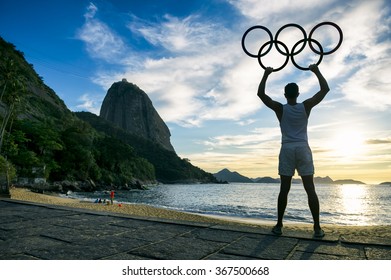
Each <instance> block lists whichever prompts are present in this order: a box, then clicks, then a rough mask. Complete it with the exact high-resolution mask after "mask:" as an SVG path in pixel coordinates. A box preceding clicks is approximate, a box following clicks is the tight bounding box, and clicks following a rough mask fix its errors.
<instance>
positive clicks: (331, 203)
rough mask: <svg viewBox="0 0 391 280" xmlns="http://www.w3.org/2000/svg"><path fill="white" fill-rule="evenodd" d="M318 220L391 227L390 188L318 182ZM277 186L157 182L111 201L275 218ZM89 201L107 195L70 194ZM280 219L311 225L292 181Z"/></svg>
mask: <svg viewBox="0 0 391 280" xmlns="http://www.w3.org/2000/svg"><path fill="white" fill-rule="evenodd" d="M316 191H317V194H318V197H319V201H320V217H321V223H323V224H337V225H360V226H361V225H362V226H364V225H391V215H390V214H391V203H390V202H391V187H390V186H386V185H317V186H316ZM278 193H279V185H278V184H256V183H254V184H252V183H230V184H194V185H192V184H189V185H164V184H162V185H158V186H153V187H150V188H149V189H148V190H132V191H117V192H116V196H115V200H116V201H117V202H121V203H138V204H146V205H151V206H155V207H161V208H166V209H173V210H179V211H185V212H191V213H197V214H206V215H218V216H220V217H234V218H246V219H261V220H267V221H275V220H276V215H277V197H278ZM69 196H71V197H75V198H79V199H80V198H81V199H84V200H90V201H94V200H95V199H97V198H102V199H104V198H106V199H108V198H109V194H107V193H106V192H94V193H72V194H70V195H69ZM284 220H285V221H287V222H304V223H312V216H311V212H310V210H309V207H308V202H307V195H306V193H305V191H304V188H303V186H302V185H299V184H293V185H292V187H291V191H290V193H289V197H288V205H287V208H286V212H285V216H284Z"/></svg>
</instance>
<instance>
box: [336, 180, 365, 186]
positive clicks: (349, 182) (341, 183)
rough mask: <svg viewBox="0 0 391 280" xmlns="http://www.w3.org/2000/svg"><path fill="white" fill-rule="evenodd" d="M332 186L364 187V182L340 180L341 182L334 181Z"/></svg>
mask: <svg viewBox="0 0 391 280" xmlns="http://www.w3.org/2000/svg"><path fill="white" fill-rule="evenodd" d="M332 184H338V185H349V184H353V185H365V183H364V182H361V181H357V180H352V179H342V180H335V181H334V182H333V183H332Z"/></svg>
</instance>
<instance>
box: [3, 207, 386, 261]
mask: <svg viewBox="0 0 391 280" xmlns="http://www.w3.org/2000/svg"><path fill="white" fill-rule="evenodd" d="M0 211H1V212H0V259H3V260H15V259H20V260H36V259H44V260H77V259H87V260H95V259H108V260H145V259H164V260H173V259H174V260H186V259H191V260H199V259H207V260H252V259H271V260H281V259H288V260H301V259H317V260H324V259H327V260H351V259H354V260H361V259H386V260H391V240H379V239H377V240H372V239H370V238H358V239H357V238H356V240H355V239H349V238H346V237H345V238H344V237H343V236H334V235H326V237H325V238H323V239H321V240H318V239H313V238H312V236H311V235H309V234H308V236H307V235H305V234H303V233H300V234H299V233H297V232H284V235H282V236H279V237H278V236H274V235H272V234H271V233H270V232H269V231H266V230H262V229H259V228H255V227H246V226H225V225H216V224H206V223H192V222H180V221H172V220H163V219H157V218H153V219H152V218H138V217H130V216H125V215H119V214H118V215H117V214H113V213H105V212H96V211H89V210H84V209H74V208H68V207H60V206H53V205H43V204H35V203H28V202H21V201H15V200H11V199H4V200H0Z"/></svg>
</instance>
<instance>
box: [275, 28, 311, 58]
mask: <svg viewBox="0 0 391 280" xmlns="http://www.w3.org/2000/svg"><path fill="white" fill-rule="evenodd" d="M291 26H292V27H297V28H299V29H300V31H301V32H302V33H303V36H304V44H303V46H302V47H301V49H300V50H298V51H297V53H292V56H294V55H297V54H299V53H301V51H302V50H304V48H305V44H306V42H307V41H306V39H307V33H306V32H305V30H304V28H303V27H301V26H300V25H298V24H296V23H288V24H285V25H284V26H283V27H281V28H280V29H278V31H277V33H276V38H275V39H274V40H276V41H277V40H278V39H277V38H278V35H279V34H280V32H281V31H282V30H284V29H285V28H287V27H291ZM276 49H277V51H278V52H279V53H280V54H282V55H286V56H289V51H288V52H286V53H283V52H282V51H281V50H280V49H279V47H278V45H276Z"/></svg>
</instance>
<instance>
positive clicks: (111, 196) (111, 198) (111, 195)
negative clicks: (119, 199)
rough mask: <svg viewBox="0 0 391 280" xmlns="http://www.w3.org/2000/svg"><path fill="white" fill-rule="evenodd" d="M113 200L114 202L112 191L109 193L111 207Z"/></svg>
mask: <svg viewBox="0 0 391 280" xmlns="http://www.w3.org/2000/svg"><path fill="white" fill-rule="evenodd" d="M113 200H114V190H111V192H110V203H111V205H113Z"/></svg>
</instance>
